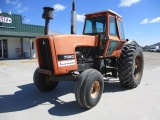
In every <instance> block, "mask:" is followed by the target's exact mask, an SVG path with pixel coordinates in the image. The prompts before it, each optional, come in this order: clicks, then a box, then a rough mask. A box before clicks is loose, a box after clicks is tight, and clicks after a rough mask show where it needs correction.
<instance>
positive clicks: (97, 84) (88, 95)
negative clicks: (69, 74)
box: [75, 69, 104, 109]
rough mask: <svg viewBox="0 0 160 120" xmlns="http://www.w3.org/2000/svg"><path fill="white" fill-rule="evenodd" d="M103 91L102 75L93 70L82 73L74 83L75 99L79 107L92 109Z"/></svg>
mask: <svg viewBox="0 0 160 120" xmlns="http://www.w3.org/2000/svg"><path fill="white" fill-rule="evenodd" d="M103 89H104V81H103V78H102V74H101V73H100V72H98V71H97V70H95V69H88V70H85V71H84V72H82V74H81V75H80V77H79V79H78V80H77V83H76V88H75V97H76V100H77V102H78V103H79V104H80V106H81V107H84V108H88V109H90V108H92V107H94V106H96V105H97V103H98V102H99V100H100V98H101V96H102V93H103Z"/></svg>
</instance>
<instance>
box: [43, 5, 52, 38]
mask: <svg viewBox="0 0 160 120" xmlns="http://www.w3.org/2000/svg"><path fill="white" fill-rule="evenodd" d="M53 10H54V9H53V8H51V7H44V8H43V14H42V18H44V19H45V28H44V35H48V30H49V20H50V19H53V13H52V12H53Z"/></svg>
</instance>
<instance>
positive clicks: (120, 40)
mask: <svg viewBox="0 0 160 120" xmlns="http://www.w3.org/2000/svg"><path fill="white" fill-rule="evenodd" d="M85 16H86V20H85V24H84V29H83V34H84V35H98V37H99V47H100V52H99V53H101V54H100V56H105V57H106V56H116V57H117V56H119V55H120V54H119V53H120V52H119V51H115V50H119V49H122V48H121V46H123V44H124V43H125V36H124V31H123V24H122V17H121V16H120V15H119V14H117V13H115V12H113V11H111V10H108V11H102V12H96V13H89V14H86V15H85ZM102 51H103V52H102Z"/></svg>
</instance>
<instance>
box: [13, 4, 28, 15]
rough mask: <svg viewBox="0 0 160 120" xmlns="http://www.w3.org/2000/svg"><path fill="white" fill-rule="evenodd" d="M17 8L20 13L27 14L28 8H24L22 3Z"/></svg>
mask: <svg viewBox="0 0 160 120" xmlns="http://www.w3.org/2000/svg"><path fill="white" fill-rule="evenodd" d="M15 8H16V10H17V12H19V13H22V12H26V11H27V10H28V7H24V6H23V5H22V3H18V4H17V6H16V7H15Z"/></svg>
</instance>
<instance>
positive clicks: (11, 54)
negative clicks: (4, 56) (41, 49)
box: [0, 37, 36, 59]
mask: <svg viewBox="0 0 160 120" xmlns="http://www.w3.org/2000/svg"><path fill="white" fill-rule="evenodd" d="M0 40H7V44H8V59H18V58H21V51H20V50H21V43H20V38H15V37H0ZM32 42H34V49H31V50H32V58H36V48H35V47H36V46H35V40H34V39H32ZM23 52H24V57H25V58H30V41H29V38H23Z"/></svg>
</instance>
